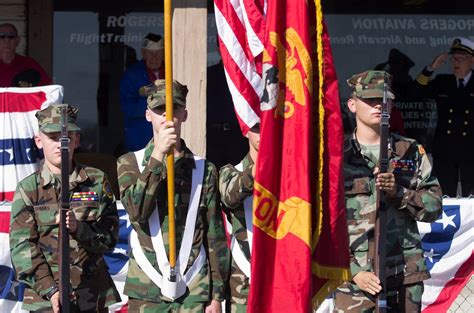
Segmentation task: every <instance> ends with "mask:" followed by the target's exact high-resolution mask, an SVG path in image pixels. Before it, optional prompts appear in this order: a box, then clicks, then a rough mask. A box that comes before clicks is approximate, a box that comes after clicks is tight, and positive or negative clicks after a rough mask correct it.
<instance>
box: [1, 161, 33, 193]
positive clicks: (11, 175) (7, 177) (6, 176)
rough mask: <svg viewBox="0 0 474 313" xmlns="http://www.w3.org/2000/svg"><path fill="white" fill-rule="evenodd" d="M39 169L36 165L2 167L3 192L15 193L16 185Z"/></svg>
mask: <svg viewBox="0 0 474 313" xmlns="http://www.w3.org/2000/svg"><path fill="white" fill-rule="evenodd" d="M36 169H37V164H36V163H30V164H16V165H15V164H9V165H4V166H0V179H2V180H3V181H2V182H0V186H2V191H3V192H14V191H15V189H16V184H17V183H18V182H19V181H20V180H22V179H23V178H25V177H26V176H28V175H30V174H31V173H33V172H34V171H35V170H36Z"/></svg>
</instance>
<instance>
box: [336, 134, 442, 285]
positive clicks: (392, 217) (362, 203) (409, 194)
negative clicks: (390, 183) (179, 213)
mask: <svg viewBox="0 0 474 313" xmlns="http://www.w3.org/2000/svg"><path fill="white" fill-rule="evenodd" d="M376 164H377V159H376V158H375V157H374V156H373V155H372V154H371V153H369V154H368V156H367V155H364V154H362V153H361V147H360V145H359V143H358V141H357V139H356V138H355V133H354V134H353V135H352V136H347V137H346V138H345V148H344V185H345V201H346V209H347V224H348V227H349V243H350V255H351V272H352V275H353V276H355V275H356V274H357V273H359V272H360V271H373V268H372V264H373V258H374V226H375V215H376V192H375V177H374V175H373V171H374V168H375V167H376ZM389 171H393V173H394V175H395V181H396V184H397V193H396V196H395V198H394V199H388V197H385V199H386V202H385V204H386V206H387V278H389V279H388V280H387V281H388V286H389V287H390V286H391V285H393V286H397V285H398V286H399V285H401V284H411V283H415V282H418V281H422V280H424V279H427V278H429V273H428V271H427V269H426V265H425V261H424V258H423V254H422V253H423V251H422V249H421V238H420V234H419V232H418V228H417V225H416V221H423V222H432V221H434V220H435V219H436V218H437V216H438V214H439V213H440V212H441V189H440V186H439V183H438V180H437V179H436V177H434V176H433V175H431V164H430V162H429V160H428V157H427V155H426V153H425V151H424V149H423V147H422V146H421V145H420V144H418V143H417V142H416V141H414V140H412V139H408V138H406V137H402V136H398V135H395V134H391V135H390V144H389Z"/></svg>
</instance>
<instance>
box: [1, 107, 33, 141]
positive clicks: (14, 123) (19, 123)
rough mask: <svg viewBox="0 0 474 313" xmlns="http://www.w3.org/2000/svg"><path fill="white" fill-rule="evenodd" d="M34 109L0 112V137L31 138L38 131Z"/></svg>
mask: <svg viewBox="0 0 474 313" xmlns="http://www.w3.org/2000/svg"><path fill="white" fill-rule="evenodd" d="M35 113H36V111H29V112H24V113H18V112H14V113H0V121H1V126H0V138H1V139H7V138H33V135H34V134H35V133H38V123H37V121H36V117H35Z"/></svg>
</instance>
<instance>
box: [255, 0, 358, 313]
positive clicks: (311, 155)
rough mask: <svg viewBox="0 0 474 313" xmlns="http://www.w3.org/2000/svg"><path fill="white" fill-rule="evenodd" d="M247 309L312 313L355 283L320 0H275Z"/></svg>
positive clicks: (270, 11) (267, 41)
mask: <svg viewBox="0 0 474 313" xmlns="http://www.w3.org/2000/svg"><path fill="white" fill-rule="evenodd" d="M262 80H263V82H264V88H263V95H262V99H261V107H260V109H261V115H260V118H261V142H260V148H259V155H258V161H257V174H256V179H255V191H254V212H253V224H254V227H253V232H254V235H253V248H252V262H251V266H252V272H251V276H252V283H251V288H250V297H249V304H248V310H249V312H251V313H263V312H269V313H270V312H272V313H274V312H285V313H288V312H292V313H293V312H310V311H311V310H312V309H315V308H316V307H317V306H318V305H319V304H320V303H321V301H322V300H324V298H325V297H326V295H327V294H328V293H329V292H331V291H332V290H333V289H334V288H335V287H336V286H337V285H338V284H339V283H341V282H342V280H348V279H350V271H349V268H348V267H349V245H348V235H347V226H346V219H345V209H344V198H343V192H344V190H343V177H342V146H343V128H342V120H341V113H340V107H339V98H338V89H337V80H336V75H335V71H334V66H333V63H332V56H331V51H330V47H329V40H328V36H327V33H326V30H325V29H323V22H322V14H321V8H320V1H318V0H316V1H315V2H313V1H311V0H268V6H267V12H266V29H265V38H264V52H263V69H262Z"/></svg>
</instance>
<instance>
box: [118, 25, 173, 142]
mask: <svg viewBox="0 0 474 313" xmlns="http://www.w3.org/2000/svg"><path fill="white" fill-rule="evenodd" d="M163 49H164V41H163V38H162V37H161V36H160V35H157V34H153V33H149V34H148V35H146V36H145V38H144V40H143V44H142V49H141V52H142V57H143V59H142V60H141V61H139V62H137V63H135V64H133V65H132V66H130V67H129V68H128V69H127V71H126V72H125V74H124V76H123V78H122V81H121V82H120V102H121V106H122V113H123V120H124V124H125V145H126V149H127V151H137V150H140V149H142V148H143V147H145V145H146V144H147V143H148V141H150V139H151V137H152V136H153V132H152V127H151V124H150V123H149V122H147V120H146V119H145V111H146V108H147V104H146V94H145V93H144V92H141V91H143V90H144V89H143V87H144V86H147V85H150V84H152V83H154V82H155V80H157V79H163V78H164V77H165V71H164V70H165V68H164V63H163V54H164V51H163Z"/></svg>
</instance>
